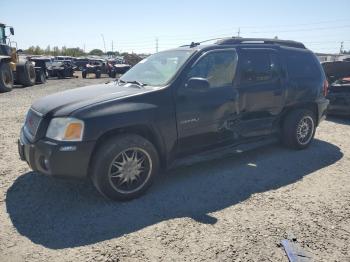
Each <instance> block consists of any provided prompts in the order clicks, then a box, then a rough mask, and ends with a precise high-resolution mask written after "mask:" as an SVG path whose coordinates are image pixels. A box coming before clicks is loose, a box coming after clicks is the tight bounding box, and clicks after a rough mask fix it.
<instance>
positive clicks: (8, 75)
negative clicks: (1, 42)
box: [0, 62, 13, 93]
mask: <svg viewBox="0 0 350 262" xmlns="http://www.w3.org/2000/svg"><path fill="white" fill-rule="evenodd" d="M12 87H13V74H12V71H11V68H10V65H9V64H8V63H4V62H1V63H0V93H3V92H9V91H11V90H12Z"/></svg>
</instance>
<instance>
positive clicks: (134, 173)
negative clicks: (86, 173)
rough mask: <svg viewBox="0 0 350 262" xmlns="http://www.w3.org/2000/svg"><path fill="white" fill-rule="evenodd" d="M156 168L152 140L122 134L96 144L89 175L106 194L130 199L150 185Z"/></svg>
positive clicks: (119, 198) (118, 198)
mask: <svg viewBox="0 0 350 262" xmlns="http://www.w3.org/2000/svg"><path fill="white" fill-rule="evenodd" d="M158 169H159V158H158V153H157V151H156V149H155V148H154V146H153V145H152V143H151V142H149V141H148V140H146V139H144V138H143V137H141V136H138V135H121V136H117V137H114V138H111V139H109V140H108V141H106V142H104V143H103V145H101V146H100V147H99V149H98V150H97V152H96V154H95V156H94V160H93V165H92V174H91V178H92V181H93V183H94V185H95V187H96V188H97V190H98V191H99V192H100V193H101V194H102V195H104V196H105V197H107V198H110V199H113V200H130V199H134V198H137V197H139V196H141V195H142V194H143V193H144V192H145V191H146V190H147V189H148V188H149V186H150V185H151V184H152V182H153V180H154V177H155V176H156V174H157V173H158Z"/></svg>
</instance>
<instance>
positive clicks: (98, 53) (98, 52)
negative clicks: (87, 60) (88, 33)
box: [89, 49, 103, 56]
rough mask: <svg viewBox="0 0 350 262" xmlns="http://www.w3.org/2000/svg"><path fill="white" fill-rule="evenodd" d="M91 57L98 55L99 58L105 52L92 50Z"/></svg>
mask: <svg viewBox="0 0 350 262" xmlns="http://www.w3.org/2000/svg"><path fill="white" fill-rule="evenodd" d="M89 55H98V56H101V55H103V51H102V50H101V49H92V50H91V51H90V52H89Z"/></svg>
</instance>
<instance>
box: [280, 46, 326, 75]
mask: <svg viewBox="0 0 350 262" xmlns="http://www.w3.org/2000/svg"><path fill="white" fill-rule="evenodd" d="M286 62H287V69H288V74H289V77H290V78H292V79H293V78H294V79H295V78H309V79H315V78H319V77H320V71H319V69H318V67H317V65H316V62H315V60H314V58H313V57H312V55H311V54H309V53H300V52H293V53H291V52H290V53H287V54H286Z"/></svg>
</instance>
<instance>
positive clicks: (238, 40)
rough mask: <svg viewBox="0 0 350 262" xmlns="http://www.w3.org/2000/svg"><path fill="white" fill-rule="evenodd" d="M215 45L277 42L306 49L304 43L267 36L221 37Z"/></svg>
mask: <svg viewBox="0 0 350 262" xmlns="http://www.w3.org/2000/svg"><path fill="white" fill-rule="evenodd" d="M216 44H217V45H234V44H277V45H283V46H288V47H295V48H303V49H306V47H305V46H304V44H302V43H300V42H296V41H291V40H279V39H267V38H242V37H230V38H223V39H221V40H219V41H217V42H216Z"/></svg>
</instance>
